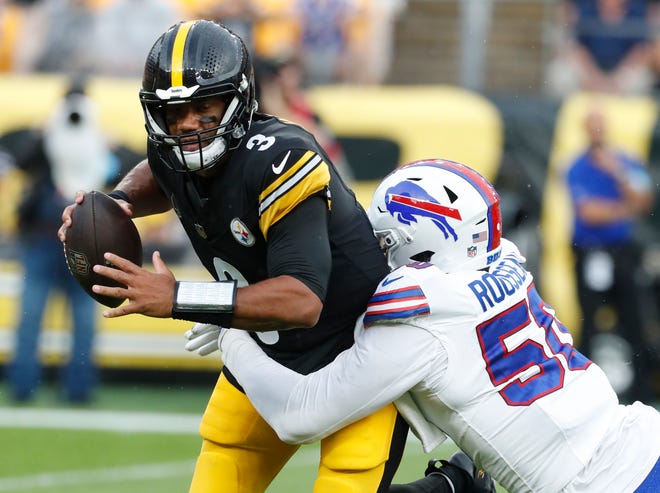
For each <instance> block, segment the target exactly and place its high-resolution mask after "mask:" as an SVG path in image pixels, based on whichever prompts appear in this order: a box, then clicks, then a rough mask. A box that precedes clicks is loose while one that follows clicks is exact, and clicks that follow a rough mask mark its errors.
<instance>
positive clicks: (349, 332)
mask: <svg viewBox="0 0 660 493" xmlns="http://www.w3.org/2000/svg"><path fill="white" fill-rule="evenodd" d="M167 156H168V157H166V158H164V157H163V154H161V153H159V152H158V149H156V147H155V146H154V145H153V144H150V145H149V148H148V157H149V163H150V166H151V170H152V172H153V175H154V177H155V178H156V180H157V182H158V183H159V185H160V187H161V188H162V190H163V191H164V192H165V194H166V196H167V197H169V198H170V200H171V202H172V205H173V207H174V209H175V211H176V213H177V215H178V217H179V219H180V220H181V223H182V224H183V227H184V228H185V230H186V232H187V234H188V236H189V238H190V241H191V242H192V245H193V247H194V249H195V251H196V253H197V255H198V256H199V258H200V260H201V262H202V263H203V264H204V266H205V267H206V268H207V269H208V271H209V272H210V273H211V274H212V275H213V277H214V278H215V279H217V280H224V279H237V280H238V285H239V287H240V286H245V285H247V284H250V283H255V282H258V281H261V280H264V279H267V278H271V277H275V276H278V275H283V274H287V275H292V276H294V277H296V278H297V279H300V280H301V281H303V282H304V283H305V284H306V285H307V286H309V288H310V289H312V290H313V291H314V292H315V293H316V294H317V295H318V296H319V297H320V298H321V300H322V301H323V311H322V313H321V317H320V319H319V322H318V323H317V325H316V326H314V327H313V328H301V329H294V330H282V331H277V332H275V331H272V332H266V333H253V337H254V338H255V340H256V341H257V342H258V343H259V345H260V346H261V347H262V348H263V349H264V351H266V353H267V354H269V355H270V356H271V357H273V358H274V359H276V360H277V361H279V362H281V363H282V364H284V365H286V366H288V367H289V368H292V369H294V370H296V371H299V372H301V373H308V372H311V371H314V370H316V369H318V368H320V367H322V366H324V365H325V364H327V363H328V362H330V361H332V360H333V359H334V358H335V356H336V355H337V354H338V353H339V352H341V351H342V350H344V349H346V348H347V347H349V346H350V345H351V344H352V343H353V328H354V325H355V321H356V319H357V318H358V316H359V315H360V314H361V313H362V312H363V311H364V309H365V307H366V303H367V301H368V300H369V298H370V296H371V295H372V293H373V292H374V290H375V288H376V286H377V285H378V282H379V281H380V280H381V279H382V278H383V277H384V276H385V274H386V273H387V272H388V267H387V263H386V261H385V258H384V256H383V254H382V253H381V251H380V249H379V247H378V242H377V240H376V238H375V236H374V235H373V232H372V228H371V224H370V223H369V220H368V218H367V216H366V213H365V212H364V209H363V208H362V206H361V205H360V204H359V203H358V202H357V200H356V198H355V195H354V194H353V192H352V191H351V190H350V189H349V188H348V187H347V186H346V185H345V184H344V182H343V181H342V180H341V178H340V177H339V175H338V173H337V171H336V169H335V168H334V166H333V164H332V163H331V162H330V160H329V159H328V157H327V155H326V154H325V152H324V151H323V150H322V149H321V147H320V146H319V144H318V143H317V142H316V140H315V139H314V137H313V136H312V135H311V134H310V133H308V132H307V131H305V130H304V129H302V128H301V127H299V126H298V125H295V124H292V123H286V122H283V121H281V120H279V119H277V118H275V117H272V116H269V115H262V114H256V115H255V118H254V120H253V122H252V125H251V126H250V128H249V131H248V132H247V134H246V135H245V137H244V138H243V140H242V142H241V144H240V146H239V147H238V148H237V149H235V150H233V151H232V152H231V155H230V157H229V160H228V161H227V162H225V163H223V164H220V165H218V166H220V169H219V170H218V171H217V173H215V174H214V175H213V176H212V177H206V178H200V177H198V176H197V175H196V174H194V173H181V172H175V171H173V170H172V167H171V166H169V165H168V163H167V162H166V159H176V157H175V156H174V155H173V154H172V153H168V154H167ZM319 197H320V198H322V200H323V201H324V204H326V205H325V206H324V207H323V209H322V210H323V217H318V215H317V216H315V217H310V218H306V217H305V215H304V214H301V212H300V211H305V204H306V203H309V201H312V200H316V201H318V200H320V199H319ZM315 210H316V211H318V210H319V209H318V208H317V209H315ZM286 237H289V238H291V237H293V238H297V239H300V241H298V242H297V245H299V247H298V246H296V249H297V251H296V252H293V253H292V252H291V249H290V248H289V249H286V248H278V242H279V241H280V239H281V238H286ZM306 237H309V238H310V239H314V238H324V237H327V242H329V247H328V248H324V249H323V248H322V249H319V250H320V251H309V250H310V246H309V245H313V244H314V242H313V241H310V242H309V244H308V243H307V242H306V241H305V238H306ZM324 246H325V245H324ZM326 251H327V254H326V253H324V252H326ZM319 255H330V256H331V262H330V260H329V259H325V260H328V261H326V262H324V261H323V260H324V259H323V258H315V256H319ZM315 264H318V265H319V266H322V265H327V266H328V267H329V268H328V269H324V268H321V267H319V268H316V267H315Z"/></svg>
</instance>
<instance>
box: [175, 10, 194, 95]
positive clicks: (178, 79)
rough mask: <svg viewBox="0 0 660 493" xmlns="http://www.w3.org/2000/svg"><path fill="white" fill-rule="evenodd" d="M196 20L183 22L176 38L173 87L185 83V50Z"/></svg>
mask: <svg viewBox="0 0 660 493" xmlns="http://www.w3.org/2000/svg"><path fill="white" fill-rule="evenodd" d="M194 23H195V21H188V22H184V23H183V24H181V26H180V27H179V30H178V31H177V33H176V37H175V38H174V46H173V47H172V87H175V86H182V85H183V51H184V48H185V47H186V39H187V38H188V32H189V31H190V28H191V27H192V25H193V24H194Z"/></svg>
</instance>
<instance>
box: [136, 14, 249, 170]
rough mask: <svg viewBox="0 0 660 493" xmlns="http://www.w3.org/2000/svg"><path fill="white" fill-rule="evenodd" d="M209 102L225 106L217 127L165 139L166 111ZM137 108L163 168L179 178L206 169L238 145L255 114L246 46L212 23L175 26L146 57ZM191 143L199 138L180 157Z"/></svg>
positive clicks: (183, 23) (202, 22) (167, 136)
mask: <svg viewBox="0 0 660 493" xmlns="http://www.w3.org/2000/svg"><path fill="white" fill-rule="evenodd" d="M209 96H221V97H222V98H224V99H225V101H226V104H227V109H226V111H225V114H224V116H223V117H222V120H221V121H220V123H219V124H218V126H216V127H214V128H212V129H207V130H204V131H200V132H193V133H190V134H185V135H172V134H169V132H168V126H167V123H166V119H165V118H166V108H167V106H168V105H174V104H181V103H189V102H194V101H195V100H198V99H201V98H206V97H209ZM140 102H141V104H142V108H143V110H144V118H145V123H146V128H147V133H148V138H149V140H150V141H152V142H154V143H155V144H156V145H157V148H158V151H159V152H160V153H162V154H164V155H168V159H165V162H167V163H169V164H170V165H171V166H172V167H173V168H174V169H175V170H176V171H181V172H189V171H198V170H201V169H208V168H210V167H211V166H213V165H215V164H216V163H218V161H220V159H221V158H222V157H223V156H224V155H225V154H226V153H227V151H230V150H232V149H235V148H236V147H237V146H238V145H239V144H240V141H241V139H242V138H243V136H244V135H245V132H246V131H247V129H248V128H249V126H250V123H251V121H252V115H253V113H254V111H255V110H256V108H257V102H256V99H255V91H254V73H253V68H252V62H251V61H250V55H249V53H248V50H247V48H246V46H245V44H244V43H243V41H242V40H241V39H240V38H239V37H238V36H236V35H235V34H234V33H233V32H231V31H230V30H229V29H227V28H226V27H224V26H222V25H221V24H218V23H216V22H213V21H209V20H193V21H184V22H179V23H178V24H175V25H174V26H172V27H171V28H169V29H168V30H167V31H166V32H165V33H164V34H163V35H161V36H160V37H159V38H158V39H157V40H156V42H155V43H154V45H153V47H152V48H151V51H150V52H149V55H148V56H147V61H146V63H145V66H144V76H143V78H142V88H141V89H140ZM209 132H213V133H212V134H209ZM209 135H210V136H209ZM191 137H195V138H197V141H198V143H199V149H197V150H194V151H184V150H183V147H182V144H183V141H185V140H187V141H188V142H187V143H188V144H190V139H191ZM172 153H173V154H174V155H172Z"/></svg>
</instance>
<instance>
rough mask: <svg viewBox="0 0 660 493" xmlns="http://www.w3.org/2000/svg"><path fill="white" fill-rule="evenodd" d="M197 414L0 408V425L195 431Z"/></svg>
mask: <svg viewBox="0 0 660 493" xmlns="http://www.w3.org/2000/svg"><path fill="white" fill-rule="evenodd" d="M201 418H202V416H201V413H200V414H176V413H154V412H128V411H101V410H98V411H97V410H85V409H47V408H44V409H29V408H24V407H4V408H0V428H54V429H67V430H97V431H117V432H125V433H151V432H153V433H172V434H196V433H197V430H198V428H199V423H200V421H201Z"/></svg>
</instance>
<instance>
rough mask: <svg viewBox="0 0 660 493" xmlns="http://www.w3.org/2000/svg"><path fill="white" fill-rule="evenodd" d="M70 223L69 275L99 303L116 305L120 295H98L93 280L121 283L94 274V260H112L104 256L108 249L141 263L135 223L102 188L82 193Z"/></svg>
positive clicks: (114, 284)
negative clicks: (94, 289) (82, 196)
mask: <svg viewBox="0 0 660 493" xmlns="http://www.w3.org/2000/svg"><path fill="white" fill-rule="evenodd" d="M71 218H72V224H71V227H70V228H69V229H68V230H67V233H66V242H65V243H64V255H65V257H66V262H67V264H68V266H69V271H70V272H71V275H72V276H73V277H74V278H75V279H76V280H77V281H78V283H79V284H80V286H82V288H83V289H84V290H85V291H86V292H87V294H89V295H90V296H91V297H92V298H94V299H95V300H96V301H98V302H99V303H101V304H103V305H105V306H108V307H111V308H115V307H117V306H119V305H121V304H122V303H123V301H124V300H123V299H121V298H112V297H110V296H101V295H99V294H96V293H94V292H93V291H92V286H93V285H94V284H99V285H103V286H113V287H116V286H121V287H124V286H122V284H120V283H118V282H116V281H113V280H112V279H109V278H107V277H105V276H101V275H99V274H96V273H95V272H94V271H93V270H92V268H93V267H94V265H96V264H101V265H108V266H110V267H112V264H110V263H109V262H107V261H106V260H105V259H104V258H103V254H104V253H105V252H111V253H114V254H116V255H119V256H120V257H123V258H125V259H127V260H130V261H131V262H133V263H134V264H137V265H139V266H142V241H141V240H140V234H139V232H138V230H137V228H136V227H135V224H134V223H133V221H132V220H131V218H130V217H128V216H127V215H126V213H125V212H124V211H123V210H122V208H121V207H120V206H119V204H117V202H115V201H114V200H113V199H112V198H111V197H108V196H107V195H106V194H104V193H102V192H97V191H92V192H88V193H86V194H85V197H84V199H83V202H82V204H78V206H77V207H75V208H74V209H73V214H72V216H71Z"/></svg>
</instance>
